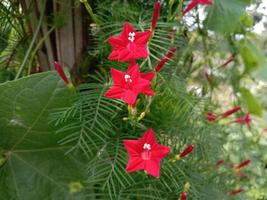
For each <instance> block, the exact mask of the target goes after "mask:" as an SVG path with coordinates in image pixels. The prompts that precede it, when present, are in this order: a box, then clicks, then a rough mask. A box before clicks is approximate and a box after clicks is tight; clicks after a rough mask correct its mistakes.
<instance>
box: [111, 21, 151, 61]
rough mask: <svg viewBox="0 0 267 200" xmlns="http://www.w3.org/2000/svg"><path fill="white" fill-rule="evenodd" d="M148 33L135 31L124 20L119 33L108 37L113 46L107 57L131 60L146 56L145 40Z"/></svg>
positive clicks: (146, 40)
mask: <svg viewBox="0 0 267 200" xmlns="http://www.w3.org/2000/svg"><path fill="white" fill-rule="evenodd" d="M150 35H151V32H150V31H147V32H136V30H135V29H134V28H133V27H132V26H131V25H130V24H129V23H128V22H125V24H124V27H123V30H122V32H121V34H120V35H119V36H111V37H109V39H108V41H109V43H110V45H111V46H112V48H113V49H112V52H111V53H110V55H109V59H110V60H118V61H120V62H125V61H129V62H133V61H135V60H136V59H139V58H146V57H147V56H148V51H147V42H148V40H149V38H150Z"/></svg>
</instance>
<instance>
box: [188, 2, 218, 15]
mask: <svg viewBox="0 0 267 200" xmlns="http://www.w3.org/2000/svg"><path fill="white" fill-rule="evenodd" d="M198 4H200V5H212V4H213V2H212V1H211V0H192V1H191V3H189V4H188V6H187V7H186V8H185V10H184V11H183V15H185V14H186V13H187V12H189V11H190V10H192V9H194V8H195V7H196V6H197V5H198Z"/></svg>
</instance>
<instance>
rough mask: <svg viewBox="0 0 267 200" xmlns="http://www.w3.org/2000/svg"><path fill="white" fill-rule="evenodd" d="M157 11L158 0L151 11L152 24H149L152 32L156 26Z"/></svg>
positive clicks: (158, 9) (158, 8)
mask: <svg viewBox="0 0 267 200" xmlns="http://www.w3.org/2000/svg"><path fill="white" fill-rule="evenodd" d="M159 12H160V0H158V1H157V3H155V6H154V12H153V17H152V24H151V31H152V32H153V31H154V29H155V27H156V24H157V21H158V17H159Z"/></svg>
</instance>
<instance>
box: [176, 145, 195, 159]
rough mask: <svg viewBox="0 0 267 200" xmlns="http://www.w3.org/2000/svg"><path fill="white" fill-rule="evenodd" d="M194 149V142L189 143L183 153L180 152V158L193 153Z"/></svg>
mask: <svg viewBox="0 0 267 200" xmlns="http://www.w3.org/2000/svg"><path fill="white" fill-rule="evenodd" d="M193 149H194V145H193V144H189V145H188V146H187V147H186V148H185V149H184V150H183V152H182V153H180V154H179V157H180V158H183V157H185V156H186V155H187V154H189V153H191V151H193Z"/></svg>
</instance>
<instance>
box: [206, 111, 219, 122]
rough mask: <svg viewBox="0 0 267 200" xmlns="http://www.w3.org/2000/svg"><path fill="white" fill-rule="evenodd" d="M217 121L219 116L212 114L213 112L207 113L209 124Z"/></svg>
mask: <svg viewBox="0 0 267 200" xmlns="http://www.w3.org/2000/svg"><path fill="white" fill-rule="evenodd" d="M216 119H217V116H216V115H215V114H214V113H212V112H208V113H207V120H208V121H209V122H213V121H215V120H216Z"/></svg>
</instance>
